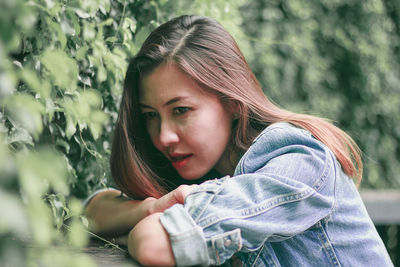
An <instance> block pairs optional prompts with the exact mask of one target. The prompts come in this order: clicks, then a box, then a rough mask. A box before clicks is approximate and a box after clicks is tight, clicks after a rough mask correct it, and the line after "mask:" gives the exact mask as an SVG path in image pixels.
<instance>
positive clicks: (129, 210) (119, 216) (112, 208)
mask: <svg viewBox="0 0 400 267" xmlns="http://www.w3.org/2000/svg"><path fill="white" fill-rule="evenodd" d="M194 187H195V185H191V186H188V185H181V186H179V187H178V188H176V189H175V190H173V191H171V192H169V193H168V194H166V195H164V196H163V197H161V198H159V199H155V198H152V197H149V198H146V199H145V200H129V199H127V198H125V197H121V196H120V195H121V192H120V191H118V190H114V189H110V190H107V191H103V192H100V193H99V194H97V195H96V196H95V197H94V198H93V199H92V200H91V201H90V202H89V204H88V205H87V207H86V215H87V217H88V219H89V221H90V222H91V228H92V230H93V231H94V232H96V233H98V234H100V235H103V236H110V237H116V236H119V235H124V234H128V233H129V231H130V230H131V229H132V228H133V227H134V226H135V225H136V224H137V223H138V222H139V221H141V220H142V219H143V218H145V217H147V216H149V215H151V214H153V213H156V212H163V211H164V210H165V209H167V208H169V207H171V206H172V205H174V204H175V203H183V202H184V199H185V197H186V195H187V194H189V193H190V192H191V191H192V190H193V188H194Z"/></svg>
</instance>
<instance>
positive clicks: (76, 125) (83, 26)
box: [0, 0, 240, 266]
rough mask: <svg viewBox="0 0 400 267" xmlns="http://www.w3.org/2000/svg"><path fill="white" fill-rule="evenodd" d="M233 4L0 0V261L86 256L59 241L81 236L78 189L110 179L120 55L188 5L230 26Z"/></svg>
mask: <svg viewBox="0 0 400 267" xmlns="http://www.w3.org/2000/svg"><path fill="white" fill-rule="evenodd" d="M238 5H239V1H238V0H236V1H230V2H229V3H226V1H222V0H217V1H213V0H209V1H184V0H171V1H168V0H158V1H155V0H154V1H153V0H151V1H147V0H113V1H111V0H85V1H78V0H71V1H66V0H29V1H25V0H3V1H1V2H0V139H1V142H0V177H1V180H0V214H1V217H0V261H1V262H2V264H5V265H6V266H26V265H27V263H28V262H29V263H39V262H40V264H41V266H42V265H43V266H64V265H65V266H71V265H72V266H93V265H94V264H93V262H92V260H91V259H89V258H87V257H85V256H78V255H75V256H74V257H70V253H71V252H70V250H68V249H62V248H63V247H65V246H66V245H67V246H72V247H77V248H80V247H83V246H85V245H86V244H87V241H88V236H87V234H86V228H85V225H86V226H87V221H86V219H85V218H84V217H82V216H81V215H80V214H81V210H82V207H81V202H80V201H79V199H83V198H85V197H86V196H87V195H88V194H90V193H91V192H93V190H95V189H97V188H100V187H104V186H106V185H107V184H109V183H110V182H111V176H110V171H109V166H108V160H109V154H110V146H111V144H110V137H111V135H112V129H113V125H114V123H115V121H116V118H117V110H118V104H119V101H120V96H121V91H122V83H123V78H124V73H125V69H126V67H127V60H128V59H129V57H131V56H132V55H133V54H134V53H135V52H136V51H137V50H138V48H139V46H140V44H141V43H142V41H143V40H144V38H145V37H146V36H147V35H148V33H149V32H150V31H151V30H152V29H154V28H155V27H156V26H158V25H159V24H160V23H162V22H165V21H166V20H167V19H170V18H172V17H175V16H177V15H181V14H183V13H186V12H188V11H189V10H193V11H195V12H196V13H197V14H203V15H209V16H213V17H215V18H216V19H218V20H220V21H221V22H223V23H224V24H225V26H226V27H227V28H229V29H230V30H231V31H232V32H233V33H235V32H238V26H237V25H239V24H240V16H239V15H238V13H237V12H238V11H237V7H238ZM232 14H234V15H235V16H232ZM67 220H68V225H67V224H66V221H67ZM56 247H57V248H56Z"/></svg>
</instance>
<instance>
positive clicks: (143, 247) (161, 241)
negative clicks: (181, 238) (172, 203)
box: [128, 212, 175, 266]
mask: <svg viewBox="0 0 400 267" xmlns="http://www.w3.org/2000/svg"><path fill="white" fill-rule="evenodd" d="M160 215H161V213H160V212H158V213H154V214H152V215H150V216H147V217H146V218H144V219H143V220H141V221H140V222H139V223H138V224H137V225H136V226H135V227H134V228H133V229H132V230H131V231H130V233H129V236H128V251H129V254H130V255H131V256H132V258H134V259H135V260H137V261H138V262H139V263H140V264H143V265H144V266H174V265H175V260H174V255H173V252H172V247H171V243H170V240H169V236H168V233H167V232H166V231H165V229H164V227H163V226H162V225H161V223H160Z"/></svg>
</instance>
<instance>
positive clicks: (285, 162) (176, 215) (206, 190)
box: [161, 125, 336, 266]
mask: <svg viewBox="0 0 400 267" xmlns="http://www.w3.org/2000/svg"><path fill="white" fill-rule="evenodd" d="M335 172H336V171H335V159H334V157H333V155H332V153H331V152H330V150H329V149H327V148H326V147H325V146H324V145H323V144H322V143H321V142H319V141H318V140H316V139H315V138H313V137H312V136H311V135H310V134H309V133H308V132H306V131H304V130H301V129H298V128H294V127H288V126H279V125H278V126H274V127H269V128H267V129H266V130H265V131H264V132H263V133H262V134H261V135H260V136H259V137H257V138H256V140H255V141H254V143H253V145H252V146H251V147H250V149H249V150H248V151H247V152H246V153H245V155H244V156H243V157H242V159H241V160H240V161H239V164H238V166H237V168H236V171H235V174H234V176H233V177H224V178H221V179H216V180H210V181H207V182H205V183H203V184H201V185H200V186H198V187H197V188H196V190H195V191H194V192H192V193H191V194H190V195H189V196H188V197H187V198H186V199H185V204H184V205H174V206H173V207H171V208H170V209H168V210H166V211H165V212H164V214H163V215H162V216H161V223H162V224H163V226H164V228H165V229H166V230H167V232H168V234H169V236H170V241H171V244H172V248H173V252H174V256H175V260H176V263H177V264H178V265H181V266H183V265H186V266H188V265H210V264H222V263H223V262H224V261H226V260H227V259H229V258H230V257H231V256H232V255H233V254H234V253H235V252H237V251H241V252H248V251H254V250H256V249H258V248H259V247H261V246H262V245H263V244H264V243H265V242H269V241H280V240H284V239H287V238H290V237H292V236H294V235H296V234H298V233H301V232H303V231H305V230H306V229H308V228H309V227H311V226H313V225H314V224H315V223H317V222H318V221H319V220H321V219H323V218H325V217H327V216H329V215H330V214H331V212H332V210H333V208H334V203H335V199H334V187H335Z"/></svg>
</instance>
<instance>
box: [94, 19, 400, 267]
mask: <svg viewBox="0 0 400 267" xmlns="http://www.w3.org/2000/svg"><path fill="white" fill-rule="evenodd" d="M111 169H112V174H113V178H114V180H115V182H116V184H117V185H118V188H119V189H120V190H121V191H118V190H107V191H103V192H101V193H98V194H96V196H95V197H93V198H92V199H91V200H90V202H89V204H88V206H87V214H88V217H89V218H90V219H91V220H92V221H93V222H94V225H95V226H96V230H97V232H99V233H102V234H105V235H113V236H117V235H123V234H126V233H128V232H129V235H128V238H127V245H128V250H129V253H130V254H131V255H132V257H133V258H135V259H136V260H138V261H139V262H140V263H142V264H144V265H158V266H160V265H161V266H171V265H178V266H188V265H220V264H223V263H224V262H226V261H227V260H229V259H231V258H232V257H233V256H234V257H235V258H236V259H237V260H239V261H241V262H242V264H243V265H244V266H281V265H282V266H293V265H301V266H311V265H312V266H341V265H343V266H391V265H392V263H391V261H390V259H389V256H388V254H387V251H386V250H385V247H384V245H383V243H382V241H381V239H380V238H379V236H378V234H377V232H376V230H375V228H374V225H373V223H372V221H371V220H370V218H369V217H368V214H367V211H366V209H365V207H364V205H363V203H362V201H361V198H360V195H359V193H358V191H357V188H356V186H355V184H354V182H353V180H352V179H351V178H354V179H355V181H356V183H357V184H358V183H359V182H360V180H361V176H362V163H361V158H360V153H359V149H358V147H357V145H356V144H355V143H354V142H353V140H352V139H351V138H350V137H349V136H348V135H347V134H345V133H344V132H343V131H341V130H340V129H338V128H337V127H335V126H334V125H332V124H331V123H329V122H327V121H325V120H324V119H321V118H317V117H313V116H308V115H303V114H296V113H292V112H289V111H287V110H284V109H281V108H279V107H277V106H276V105H274V104H273V103H271V102H270V101H269V100H268V98H267V97H266V96H265V95H264V94H263V91H262V89H261V87H260V85H259V83H258V82H257V80H256V78H255V76H254V75H253V73H252V71H251V70H250V68H249V66H248V65H247V63H246V60H245V59H244V57H243V55H242V53H241V52H240V50H239V48H238V46H237V44H236V43H235V41H234V40H233V38H232V37H231V36H230V35H229V34H228V33H227V31H226V30H225V29H224V28H223V27H222V26H221V25H220V24H219V23H217V22H216V21H214V20H213V19H210V18H205V17H197V16H182V17H179V18H175V19H173V20H171V21H169V22H167V23H165V24H163V25H161V26H160V27H158V28H157V29H156V30H155V31H153V32H152V33H151V34H150V36H149V37H148V38H147V40H146V41H145V42H144V44H143V46H142V48H141V50H140V51H139V52H138V54H137V55H136V56H135V57H134V58H133V59H132V61H131V62H130V65H129V67H128V70H127V73H126V80H125V87H124V93H123V97H122V102H121V106H120V112H119V118H118V122H117V125H116V128H115V134H114V141H113V147H112V155H111ZM219 177H222V178H219ZM185 184H186V185H185ZM121 192H122V193H124V194H123V195H126V196H125V197H124V196H122V197H120V196H121V195H122V194H121Z"/></svg>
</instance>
